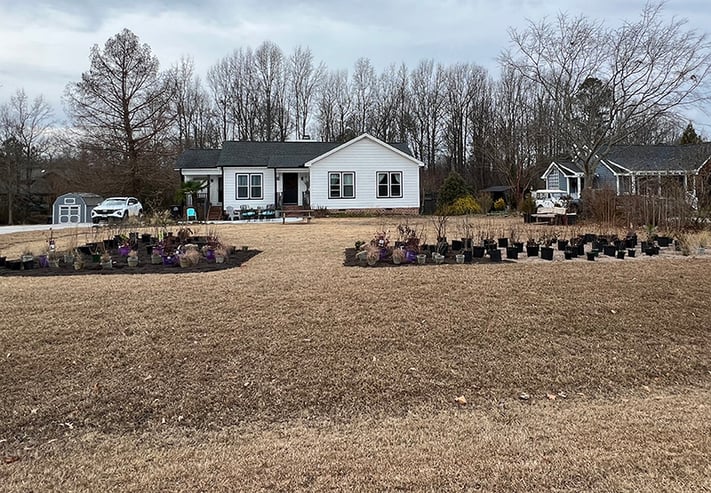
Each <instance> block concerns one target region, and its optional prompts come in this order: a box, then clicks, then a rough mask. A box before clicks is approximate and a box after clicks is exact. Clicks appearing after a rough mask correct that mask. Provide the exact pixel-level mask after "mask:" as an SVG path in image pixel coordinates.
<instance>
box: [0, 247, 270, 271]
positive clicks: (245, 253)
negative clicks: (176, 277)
mask: <svg viewBox="0 0 711 493" xmlns="http://www.w3.org/2000/svg"><path fill="white" fill-rule="evenodd" d="M109 251H110V253H111V257H112V259H113V267H112V268H111V269H102V268H101V265H100V264H99V263H98V262H91V260H89V261H88V262H87V263H86V264H85V265H84V268H83V269H81V270H75V269H74V266H73V265H67V264H65V263H64V261H63V260H60V262H59V266H58V267H51V266H50V267H39V263H38V260H37V259H35V260H34V267H33V268H32V269H21V270H14V269H10V268H8V267H7V266H2V267H0V277H6V276H30V277H43V276H83V275H97V274H100V275H120V274H128V275H133V274H187V273H191V272H214V271H220V270H226V269H233V268H235V267H239V266H240V265H242V264H243V263H245V262H247V261H248V260H249V259H251V258H252V257H254V256H255V255H257V254H258V253H261V250H241V249H237V250H234V251H233V252H232V253H230V254H229V256H228V257H227V258H225V261H224V263H221V264H218V263H216V262H208V261H207V260H206V259H204V258H203V259H200V262H198V263H197V264H196V265H191V266H190V267H184V268H183V267H180V266H179V265H163V264H152V263H151V257H150V255H148V254H147V253H146V249H145V248H139V249H138V266H137V267H129V266H128V263H127V262H126V257H122V256H120V255H119V253H118V249H112V250H109ZM8 260H12V259H8Z"/></svg>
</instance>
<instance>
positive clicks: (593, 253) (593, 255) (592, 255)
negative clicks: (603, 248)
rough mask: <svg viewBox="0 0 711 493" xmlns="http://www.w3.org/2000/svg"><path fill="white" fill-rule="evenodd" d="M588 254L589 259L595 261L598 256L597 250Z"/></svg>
mask: <svg viewBox="0 0 711 493" xmlns="http://www.w3.org/2000/svg"><path fill="white" fill-rule="evenodd" d="M587 256H588V260H590V261H594V260H595V257H596V255H595V252H588V253H587Z"/></svg>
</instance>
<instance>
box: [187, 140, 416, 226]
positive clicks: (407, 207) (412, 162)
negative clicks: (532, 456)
mask: <svg viewBox="0 0 711 493" xmlns="http://www.w3.org/2000/svg"><path fill="white" fill-rule="evenodd" d="M423 166H424V164H423V163H422V162H421V161H418V160H417V159H415V158H414V157H413V156H412V154H411V153H410V150H409V149H408V147H407V145H406V144H386V143H385V142H382V141H381V140H378V139H376V138H375V137H373V136H371V135H368V134H363V135H361V136H359V137H356V138H355V139H353V140H350V141H348V142H346V143H339V142H313V141H294V142H236V141H227V142H225V143H224V144H223V146H222V149H220V150H215V149H209V150H200V149H190V150H186V151H185V152H183V153H182V154H181V155H180V157H179V158H178V161H177V167H176V168H177V170H178V171H180V174H181V176H182V179H183V180H206V181H207V186H206V188H205V190H204V192H203V193H202V194H201V195H199V196H198V198H199V199H200V198H201V199H203V200H204V201H205V202H206V203H207V204H209V206H218V205H219V206H221V207H222V209H223V210H227V209H228V208H229V207H231V208H233V209H234V210H240V209H241V208H249V209H256V208H259V207H261V208H267V207H270V206H271V207H277V208H283V207H285V206H292V207H302V208H309V209H310V208H313V209H317V208H327V209H329V210H343V211H349V212H356V211H381V212H397V213H413V214H417V213H418V212H419V208H420V168H421V167H423Z"/></svg>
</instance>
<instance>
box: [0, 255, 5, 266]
mask: <svg viewBox="0 0 711 493" xmlns="http://www.w3.org/2000/svg"><path fill="white" fill-rule="evenodd" d="M5 260H6V258H5V257H0V267H5Z"/></svg>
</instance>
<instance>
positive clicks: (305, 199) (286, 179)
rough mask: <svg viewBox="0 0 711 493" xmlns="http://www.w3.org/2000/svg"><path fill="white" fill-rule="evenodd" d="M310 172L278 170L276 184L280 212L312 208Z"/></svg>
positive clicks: (277, 205)
mask: <svg viewBox="0 0 711 493" xmlns="http://www.w3.org/2000/svg"><path fill="white" fill-rule="evenodd" d="M310 186H311V183H310V179H309V170H301V169H299V170H297V169H277V170H276V182H275V188H276V190H275V196H276V208H277V209H279V210H283V209H289V208H304V209H309V208H310V207H311V205H310V200H309V191H310Z"/></svg>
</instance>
